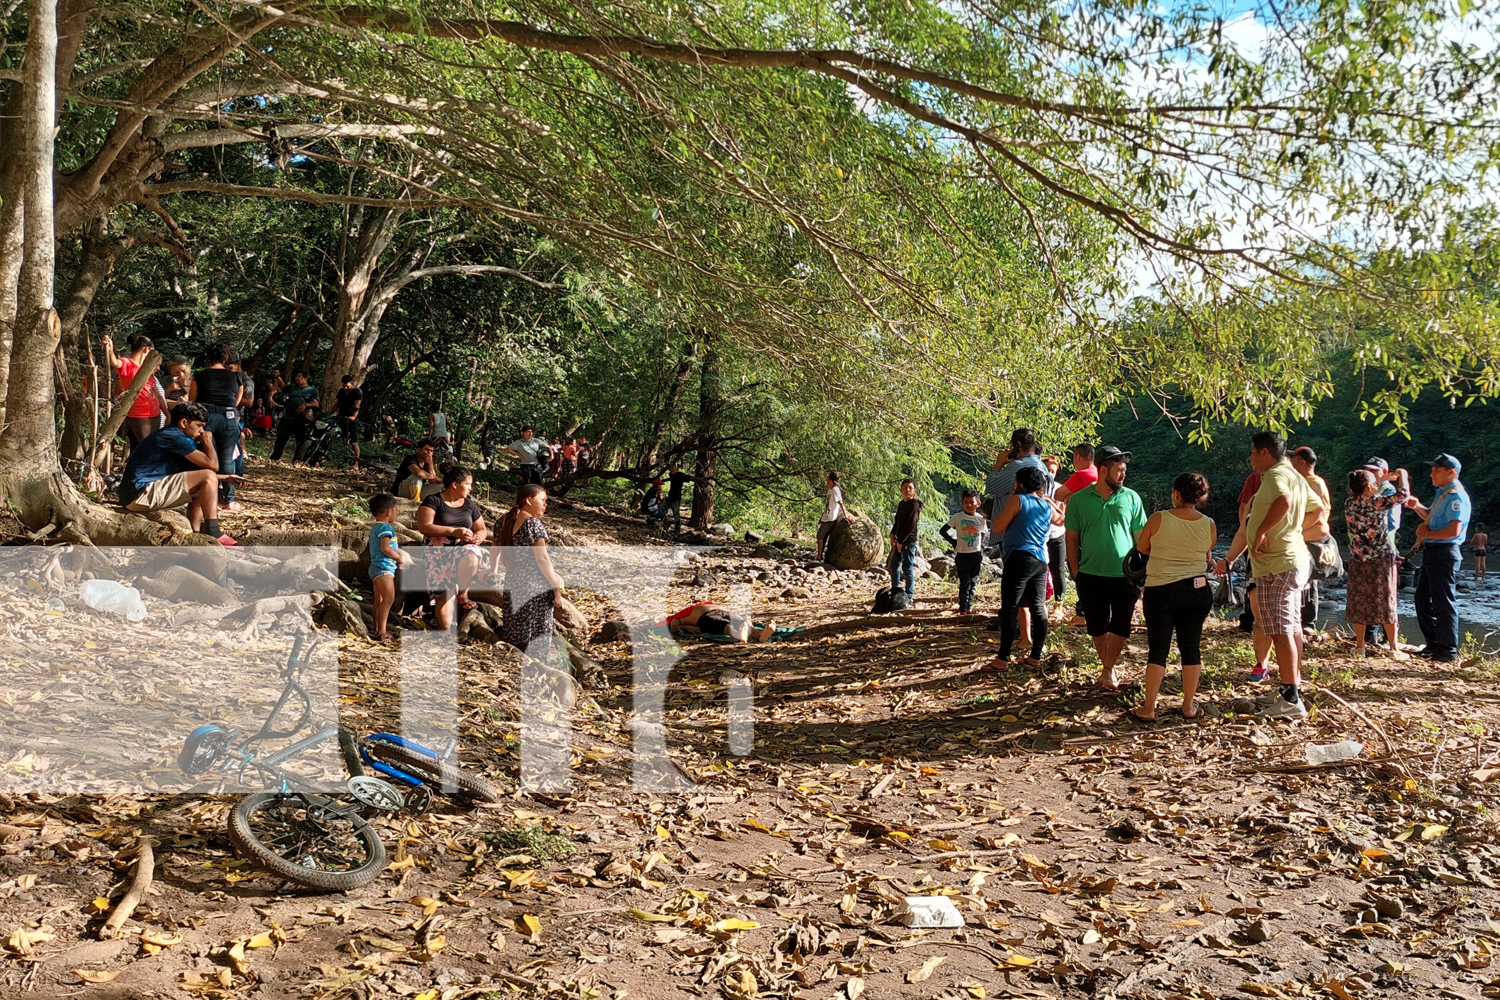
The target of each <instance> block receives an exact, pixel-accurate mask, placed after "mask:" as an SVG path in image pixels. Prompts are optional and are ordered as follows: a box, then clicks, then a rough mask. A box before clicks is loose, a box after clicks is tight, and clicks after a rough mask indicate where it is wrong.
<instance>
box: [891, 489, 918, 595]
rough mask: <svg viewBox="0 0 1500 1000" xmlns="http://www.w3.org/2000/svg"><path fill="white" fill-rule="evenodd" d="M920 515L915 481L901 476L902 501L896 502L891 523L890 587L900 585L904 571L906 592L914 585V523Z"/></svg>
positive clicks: (915, 586) (915, 547) (915, 524)
mask: <svg viewBox="0 0 1500 1000" xmlns="http://www.w3.org/2000/svg"><path fill="white" fill-rule="evenodd" d="M921 519H922V501H920V500H918V499H917V484H916V483H914V482H912V481H911V480H910V479H903V480H901V502H900V503H899V504H897V505H896V522H895V524H894V525H893V526H892V527H891V590H893V591H894V590H896V589H897V588H898V587H900V586H901V574H902V573H905V574H906V595H907V596H908V597H910V596H911V595H912V593H913V592H914V591H915V590H916V588H917V580H916V573H915V569H916V558H917V525H918V524H919V523H920V522H921Z"/></svg>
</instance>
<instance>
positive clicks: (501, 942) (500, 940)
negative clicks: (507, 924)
mask: <svg viewBox="0 0 1500 1000" xmlns="http://www.w3.org/2000/svg"><path fill="white" fill-rule="evenodd" d="M490 947H491V948H493V949H495V950H496V951H504V950H505V935H504V934H503V933H502V932H500V931H496V932H495V933H493V934H491V935H490Z"/></svg>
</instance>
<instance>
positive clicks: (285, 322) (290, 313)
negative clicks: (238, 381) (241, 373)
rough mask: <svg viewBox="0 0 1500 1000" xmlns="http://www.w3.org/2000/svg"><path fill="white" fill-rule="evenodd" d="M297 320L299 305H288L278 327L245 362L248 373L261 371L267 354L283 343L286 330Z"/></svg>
mask: <svg viewBox="0 0 1500 1000" xmlns="http://www.w3.org/2000/svg"><path fill="white" fill-rule="evenodd" d="M295 322H297V307H296V306H287V307H286V312H284V313H282V314H281V322H279V323H277V324H276V329H274V330H272V331H271V333H270V335H269V336H267V337H266V339H265V340H263V341H261V342H260V346H259V347H257V348H256V349H255V353H254V354H252V355H250V360H248V361H246V362H245V365H244V368H245V372H246V374H249V375H254V374H256V373H257V372H259V371H260V366H261V365H263V364H265V361H266V355H268V354H270V353H271V350H272V349H273V348H275V346H276V345H277V344H279V343H281V339H282V338H283V337H285V336H286V332H287V331H288V330H290V329H291V328H292V324H293V323H295Z"/></svg>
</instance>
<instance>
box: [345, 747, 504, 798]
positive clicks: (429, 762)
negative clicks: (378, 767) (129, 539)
mask: <svg viewBox="0 0 1500 1000" xmlns="http://www.w3.org/2000/svg"><path fill="white" fill-rule="evenodd" d="M364 749H365V751H366V752H367V753H368V754H370V756H372V757H374V758H376V759H377V760H379V761H380V762H381V763H382V764H389V765H391V766H392V767H398V768H403V769H406V770H410V771H412V772H415V773H416V775H417V776H419V777H423V778H426V779H427V781H428V783H429V784H433V785H439V786H443V787H453V788H457V789H458V790H459V791H461V792H463V793H464V794H466V795H471V796H473V797H474V798H476V799H478V800H479V801H481V802H499V801H500V799H501V793H500V789H498V788H496V787H495V786H494V785H492V784H490V783H489V782H488V781H485V780H484V779H483V778H481V777H479V776H478V775H474V774H470V773H469V772H468V771H465V770H464V769H463V768H462V767H460V766H459V765H458V764H455V763H454V762H453V761H451V760H439V759H438V758H436V757H434V756H432V754H428V753H423V752H422V751H420V750H415V749H413V748H411V747H405V746H402V745H401V744H399V743H387V742H386V741H385V740H372V739H366V740H365V741H364Z"/></svg>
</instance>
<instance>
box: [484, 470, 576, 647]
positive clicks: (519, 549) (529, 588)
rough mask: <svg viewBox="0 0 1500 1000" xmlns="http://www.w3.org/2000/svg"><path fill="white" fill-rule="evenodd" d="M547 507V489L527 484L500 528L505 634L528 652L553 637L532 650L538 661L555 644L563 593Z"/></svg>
mask: <svg viewBox="0 0 1500 1000" xmlns="http://www.w3.org/2000/svg"><path fill="white" fill-rule="evenodd" d="M546 512H547V490H546V488H544V487H543V486H541V485H540V484H538V483H527V484H526V485H524V486H522V487H521V488H520V489H519V490H517V491H516V505H515V506H514V507H512V508H511V509H510V510H508V511H506V512H505V513H504V515H502V516H501V518H500V527H499V530H498V531H497V533H496V541H497V542H498V544H499V545H500V558H501V560H502V561H503V562H504V564H505V593H504V596H503V598H502V603H501V610H502V611H503V612H504V614H505V621H504V624H503V626H502V627H501V630H500V637H501V638H502V639H504V640H505V641H506V642H508V643H510V644H511V645H512V646H515V647H516V648H517V649H520V650H528V651H529V650H530V647H531V645H532V644H533V643H535V642H536V641H537V640H539V639H544V640H549V641H548V642H545V643H543V644H542V645H541V646H540V647H539V649H538V650H536V651H535V652H532V653H531V655H532V656H533V657H535V658H536V659H539V660H545V659H546V658H547V652H548V650H550V649H551V644H550V638H551V636H552V609H553V607H555V606H556V605H557V604H558V603H559V602H561V601H562V598H563V582H562V577H560V576H558V575H557V571H556V570H555V569H553V568H552V558H551V556H550V555H548V553H547V526H546V525H544V524H543V523H542V515H543V514H545V513H546Z"/></svg>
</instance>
